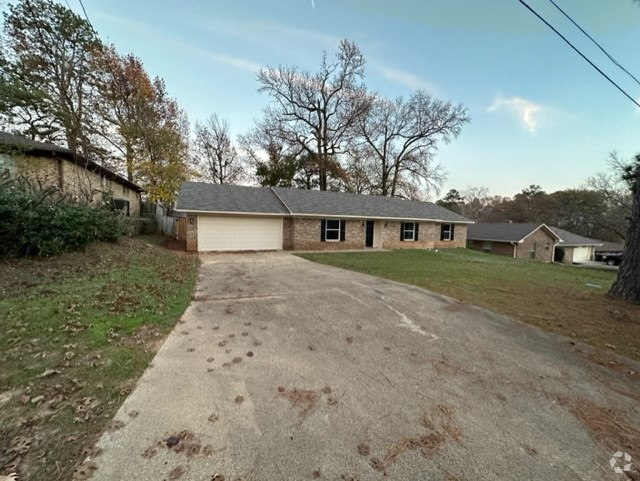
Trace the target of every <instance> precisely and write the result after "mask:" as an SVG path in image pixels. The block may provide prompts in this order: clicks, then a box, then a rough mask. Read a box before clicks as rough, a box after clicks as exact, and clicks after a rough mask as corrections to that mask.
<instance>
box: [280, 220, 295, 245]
mask: <svg viewBox="0 0 640 481" xmlns="http://www.w3.org/2000/svg"><path fill="white" fill-rule="evenodd" d="M293 247H294V239H293V219H291V218H290V217H289V218H287V217H285V218H284V219H282V249H283V250H285V251H292V250H293Z"/></svg>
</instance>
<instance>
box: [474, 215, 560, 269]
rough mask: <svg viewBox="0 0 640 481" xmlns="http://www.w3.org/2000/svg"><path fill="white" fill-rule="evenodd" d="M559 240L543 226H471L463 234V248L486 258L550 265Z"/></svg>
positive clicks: (484, 223) (488, 224)
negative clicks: (501, 258) (547, 263)
mask: <svg viewBox="0 0 640 481" xmlns="http://www.w3.org/2000/svg"><path fill="white" fill-rule="evenodd" d="M558 242H560V237H559V236H558V235H557V234H556V233H555V232H554V231H553V230H551V228H549V227H548V226H547V225H545V224H519V223H511V222H503V223H490V222H483V223H478V224H472V225H470V226H469V227H468V230H467V247H468V248H469V249H474V250H478V251H483V252H486V253H489V254H497V255H501V256H507V257H513V258H514V259H535V260H537V261H542V262H553V257H554V249H555V246H556V244H557V243H558Z"/></svg>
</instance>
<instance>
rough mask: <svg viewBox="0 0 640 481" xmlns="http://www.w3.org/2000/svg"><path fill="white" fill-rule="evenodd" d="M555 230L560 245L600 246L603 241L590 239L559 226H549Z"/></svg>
mask: <svg viewBox="0 0 640 481" xmlns="http://www.w3.org/2000/svg"><path fill="white" fill-rule="evenodd" d="M549 229H551V230H552V231H553V232H555V233H556V234H557V235H558V237H560V239H562V240H561V241H560V243H559V244H558V245H559V246H599V245H602V241H599V240H595V239H589V238H588V237H582V236H581V235H578V234H574V233H573V232H569V231H568V230H564V229H560V228H558V227H549Z"/></svg>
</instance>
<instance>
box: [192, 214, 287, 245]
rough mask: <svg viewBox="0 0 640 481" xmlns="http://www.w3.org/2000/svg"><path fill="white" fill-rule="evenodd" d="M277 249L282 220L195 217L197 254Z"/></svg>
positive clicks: (280, 242) (279, 243)
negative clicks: (196, 221)
mask: <svg viewBox="0 0 640 481" xmlns="http://www.w3.org/2000/svg"><path fill="white" fill-rule="evenodd" d="M281 249H282V217H239V216H238V217H228V216H207V215H199V216H198V250H199V251H242V250H252V251H258V250H281Z"/></svg>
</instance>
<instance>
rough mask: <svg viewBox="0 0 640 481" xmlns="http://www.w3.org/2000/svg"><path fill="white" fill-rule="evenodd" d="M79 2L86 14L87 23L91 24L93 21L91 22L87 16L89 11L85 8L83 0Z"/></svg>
mask: <svg viewBox="0 0 640 481" xmlns="http://www.w3.org/2000/svg"><path fill="white" fill-rule="evenodd" d="M78 1H79V2H80V6H81V7H82V11H83V12H84V16H85V18H86V19H87V22H89V24H91V20H89V15H87V10H86V9H85V8H84V3H82V0H78ZM92 26H93V25H92Z"/></svg>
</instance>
